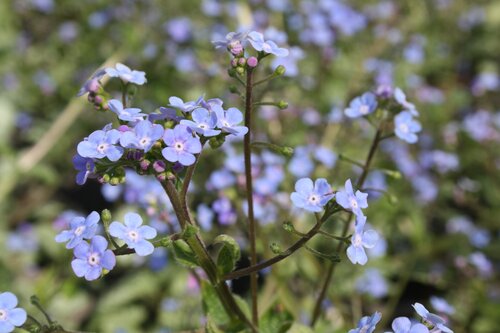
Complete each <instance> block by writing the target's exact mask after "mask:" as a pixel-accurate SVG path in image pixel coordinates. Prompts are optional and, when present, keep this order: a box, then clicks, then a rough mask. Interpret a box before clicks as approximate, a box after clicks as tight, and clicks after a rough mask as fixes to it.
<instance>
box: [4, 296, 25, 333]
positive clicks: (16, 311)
mask: <svg viewBox="0 0 500 333" xmlns="http://www.w3.org/2000/svg"><path fill="white" fill-rule="evenodd" d="M16 306H17V297H16V295H14V294H13V293H11V292H4V293H1V294H0V333H9V332H12V331H14V329H15V328H16V327H19V326H22V325H23V324H24V323H25V322H26V319H27V314H26V311H25V310H24V309H21V308H16Z"/></svg>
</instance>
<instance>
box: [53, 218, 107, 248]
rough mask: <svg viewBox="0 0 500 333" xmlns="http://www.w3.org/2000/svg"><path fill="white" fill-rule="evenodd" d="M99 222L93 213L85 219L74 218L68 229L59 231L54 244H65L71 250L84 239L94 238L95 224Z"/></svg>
mask: <svg viewBox="0 0 500 333" xmlns="http://www.w3.org/2000/svg"><path fill="white" fill-rule="evenodd" d="M99 220H100V216H99V213H97V212H96V211H93V212H92V213H90V214H89V215H88V216H87V217H86V218H84V217H82V216H75V217H73V219H72V220H71V222H70V229H69V230H63V231H61V232H60V233H59V234H58V235H57V236H56V238H55V240H56V242H58V243H64V242H68V243H67V244H66V248H67V249H72V248H74V247H76V246H77V245H78V244H80V243H81V242H82V241H83V240H84V239H91V238H92V237H94V235H95V233H96V230H97V223H98V222H99Z"/></svg>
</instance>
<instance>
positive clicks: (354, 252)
mask: <svg viewBox="0 0 500 333" xmlns="http://www.w3.org/2000/svg"><path fill="white" fill-rule="evenodd" d="M365 223H366V216H358V217H357V220H356V227H355V231H354V234H353V235H352V237H351V245H349V247H348V248H347V257H348V258H349V260H350V261H351V262H352V263H353V264H360V265H364V264H366V263H367V262H368V257H367V256H366V252H365V248H367V249H371V248H373V247H375V245H376V244H377V241H378V238H379V237H378V234H377V232H376V231H375V230H367V231H364V230H363V229H364V227H365Z"/></svg>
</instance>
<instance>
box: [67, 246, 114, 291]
mask: <svg viewBox="0 0 500 333" xmlns="http://www.w3.org/2000/svg"><path fill="white" fill-rule="evenodd" d="M107 247H108V242H107V241H106V239H105V238H104V237H102V236H94V237H93V238H92V239H91V240H90V244H88V243H87V242H82V243H80V244H79V245H78V246H77V247H75V251H74V255H75V259H73V261H72V262H71V267H72V268H73V271H74V272H75V274H76V276H78V277H85V280H87V281H92V280H96V279H97V278H99V277H100V276H101V274H102V270H103V269H106V270H108V271H109V270H112V269H113V267H115V264H116V258H115V255H114V253H113V251H111V250H108V249H107Z"/></svg>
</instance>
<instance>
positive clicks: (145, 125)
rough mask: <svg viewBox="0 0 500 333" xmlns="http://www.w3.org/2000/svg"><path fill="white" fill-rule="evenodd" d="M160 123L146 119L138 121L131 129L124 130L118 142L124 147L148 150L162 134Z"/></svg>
mask: <svg viewBox="0 0 500 333" xmlns="http://www.w3.org/2000/svg"><path fill="white" fill-rule="evenodd" d="M163 132H164V129H163V127H162V126H161V125H157V124H153V123H151V122H150V121H148V120H142V121H140V122H138V123H137V124H136V125H135V127H134V129H133V131H127V132H124V133H123V134H122V136H121V138H120V144H121V145H122V146H123V147H125V148H137V149H141V150H144V151H145V152H148V151H149V150H150V149H151V147H153V145H154V144H155V142H156V141H157V140H159V139H160V138H161V137H162V136H163Z"/></svg>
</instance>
